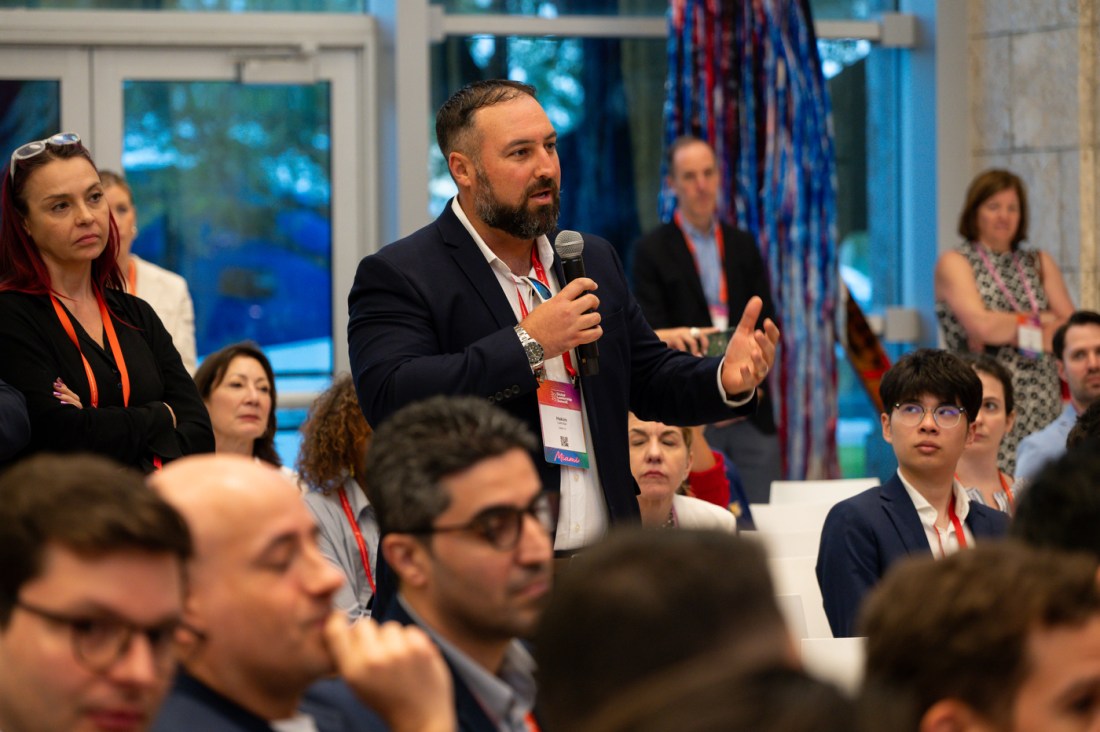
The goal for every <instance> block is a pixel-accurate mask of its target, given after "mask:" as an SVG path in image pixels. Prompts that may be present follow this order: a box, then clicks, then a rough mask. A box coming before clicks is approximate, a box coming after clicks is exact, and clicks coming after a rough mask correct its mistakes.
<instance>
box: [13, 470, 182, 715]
mask: <svg viewBox="0 0 1100 732" xmlns="http://www.w3.org/2000/svg"><path fill="white" fill-rule="evenodd" d="M190 553H191V537H190V535H189V533H188V530H187V526H186V524H185V523H184V522H183V519H182V518H181V517H180V516H179V514H177V513H176V511H175V510H173V509H172V507H171V506H169V505H168V504H166V503H165V502H164V501H163V500H161V499H160V498H159V497H158V496H157V495H156V494H154V493H153V492H151V491H149V490H148V489H147V488H146V487H145V485H144V483H143V478H142V476H140V475H139V474H137V473H134V472H131V471H130V470H128V469H125V468H122V467H121V466H119V465H116V464H114V463H112V462H111V461H109V460H106V459H104V458H100V457H90V456H66V457H64V458H63V459H62V458H59V457H58V456H49V455H40V456H37V457H34V458H31V459H29V460H27V461H25V462H22V463H19V464H17V465H15V466H14V467H12V468H11V469H9V470H8V471H7V472H6V473H5V474H4V475H3V477H2V478H0V729H2V730H4V732H83V731H91V730H100V731H102V730H112V732H138V731H139V730H145V729H148V728H149V726H150V724H151V722H152V720H153V716H154V713H155V711H156V709H157V707H158V706H159V705H160V702H161V699H162V698H163V697H164V694H165V692H166V691H167V689H168V685H169V683H170V682H171V679H172V675H173V672H174V670H175V655H174V650H173V647H172V637H173V634H174V633H175V631H176V628H177V627H178V626H179V623H180V617H181V609H182V603H183V586H184V581H183V576H184V562H185V560H186V559H187V557H188V556H189V555H190Z"/></svg>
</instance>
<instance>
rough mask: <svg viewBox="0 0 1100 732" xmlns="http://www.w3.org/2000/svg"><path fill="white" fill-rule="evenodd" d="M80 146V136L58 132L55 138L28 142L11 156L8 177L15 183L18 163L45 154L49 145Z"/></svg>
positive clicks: (73, 133)
mask: <svg viewBox="0 0 1100 732" xmlns="http://www.w3.org/2000/svg"><path fill="white" fill-rule="evenodd" d="M79 144H80V135H78V134H76V133H75V132H58V133H57V134H56V135H54V136H53V137H47V138H46V139H45V140H35V141H34V142H28V143H27V144H26V145H20V146H19V147H17V148H15V152H13V153H12V154H11V163H10V164H9V165H8V176H9V177H10V178H11V182H12V183H14V182H15V164H16V163H17V162H18V161H20V160H30V159H31V158H33V157H34V156H36V155H41V154H42V153H43V152H45V150H46V146H47V145H53V146H54V147H63V146H65V145H79Z"/></svg>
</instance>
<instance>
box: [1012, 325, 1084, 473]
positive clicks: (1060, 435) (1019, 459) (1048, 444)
mask: <svg viewBox="0 0 1100 732" xmlns="http://www.w3.org/2000/svg"><path fill="white" fill-rule="evenodd" d="M1053 350H1054V357H1055V359H1057V361H1056V363H1057V365H1058V375H1059V376H1060V377H1062V380H1063V381H1065V382H1066V383H1067V384H1068V385H1069V404H1067V405H1066V406H1065V409H1063V410H1062V413H1061V414H1060V415H1058V418H1057V419H1056V420H1054V421H1053V422H1051V423H1050V424H1048V425H1047V426H1046V427H1044V428H1043V429H1041V430H1039V431H1038V432H1035V433H1033V434H1030V435H1028V436H1027V437H1025V438H1024V439H1022V440H1020V447H1019V448H1017V450H1016V479H1017V480H1021V481H1030V480H1031V478H1033V477H1035V474H1036V473H1038V472H1039V469H1040V468H1041V467H1043V464H1044V463H1046V462H1047V461H1049V460H1053V459H1055V458H1057V457H1058V456H1059V455H1061V454H1062V453H1064V452H1065V451H1066V437H1067V436H1068V435H1069V431H1070V430H1071V429H1073V424H1074V422H1076V421H1077V415H1079V414H1081V413H1082V412H1084V411H1085V410H1086V409H1087V408H1088V407H1089V405H1090V404H1092V403H1093V402H1095V401H1097V399H1098V398H1100V313H1095V312H1093V311H1091V310H1078V311H1077V312H1075V313H1074V314H1073V315H1071V316H1070V317H1069V320H1067V321H1066V323H1065V325H1063V326H1061V327H1060V328H1059V329H1058V330H1057V331H1055V333H1054V341H1053Z"/></svg>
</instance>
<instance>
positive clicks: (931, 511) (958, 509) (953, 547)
mask: <svg viewBox="0 0 1100 732" xmlns="http://www.w3.org/2000/svg"><path fill="white" fill-rule="evenodd" d="M898 480H900V481H901V484H902V485H903V486H904V487H905V492H906V493H908V494H909V500H911V501H912V502H913V506H914V507H915V508H916V509H917V516H918V517H919V518H920V522H921V525H922V526H923V527H924V537H925V538H926V539H927V540H928V548H929V549H931V550H932V556H934V557H935V558H936V559H943V558H944V557H945V556H947V555H948V554H954V553H955V552H957V551H959V549H960V548H961V547H960V546H959V537H958V536H957V535H956V534H955V524H954V522H953V521H948V522H947V528H946V529H941V528H939V527H937V526H936V518H937V516H938V513H937V512H936V508H935V506H933V505H932V504H931V503H929V502H928V501H927V500H926V499H925V497H924V496H922V495H921V494H920V493H918V492H917V489H916V488H914V487H913V486H912V485H911V484H910V483H909V481H907V480H906V479H905V476H904V475H902V474H901V470H900V469H899V470H898ZM951 490H952V492H953V493H954V494H955V515H956V516H958V517H959V525H960V526H962V530H963V536H964V537H965V538H966V545H967V546H968V547H972V546H974V533H973V532H972V531H970V527H969V526H967V525H966V517H967V516H969V515H970V497H969V496H967V495H966V489H965V488H963V486H962V483H960V482H959V481H957V480H952V481H951Z"/></svg>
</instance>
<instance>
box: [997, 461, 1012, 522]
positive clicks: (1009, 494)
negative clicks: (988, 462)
mask: <svg viewBox="0 0 1100 732" xmlns="http://www.w3.org/2000/svg"><path fill="white" fill-rule="evenodd" d="M997 477H998V478H1000V479H1001V488H1004V491H1005V500H1007V501H1008V512H1009V513H1015V511H1016V499H1014V498H1013V497H1012V488H1011V487H1010V486H1009V485H1008V481H1007V480H1005V474H1004V473H1002V472H1001V471H999V470H998V471H997Z"/></svg>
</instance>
